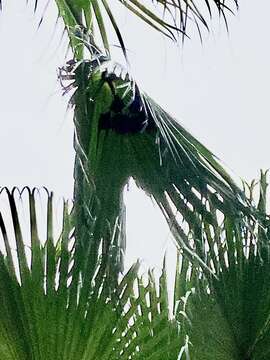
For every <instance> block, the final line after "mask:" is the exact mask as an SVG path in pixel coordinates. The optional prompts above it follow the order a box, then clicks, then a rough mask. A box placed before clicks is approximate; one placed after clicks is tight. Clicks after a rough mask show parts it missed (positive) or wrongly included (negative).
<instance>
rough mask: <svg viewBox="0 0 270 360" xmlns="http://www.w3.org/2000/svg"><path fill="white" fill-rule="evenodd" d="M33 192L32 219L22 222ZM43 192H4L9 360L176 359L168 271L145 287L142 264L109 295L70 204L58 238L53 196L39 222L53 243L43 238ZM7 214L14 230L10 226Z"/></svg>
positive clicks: (1, 341) (3, 304)
mask: <svg viewBox="0 0 270 360" xmlns="http://www.w3.org/2000/svg"><path fill="white" fill-rule="evenodd" d="M25 193H27V194H26V195H27V198H26V200H27V202H28V204H26V203H23V205H24V208H26V207H27V205H28V208H29V214H27V213H24V217H20V215H19V213H20V211H19V208H20V207H21V206H22V203H21V201H20V197H21V196H22V195H23V194H25ZM36 194H37V190H35V189H34V190H32V191H30V190H29V189H25V190H23V192H21V193H19V191H18V190H17V189H13V190H12V191H11V192H10V191H9V190H7V189H4V190H2V194H1V198H4V197H5V198H7V199H8V207H6V208H5V209H4V210H3V208H2V211H1V215H0V230H1V231H0V234H1V249H2V250H1V254H0V309H1V310H0V357H1V359H5V360H11V359H12V360H16V359H18V360H23V359H25V360H26V359H27V360H29V359H35V360H39V359H44V360H45V359H46V360H48V359H59V360H60V359H72V360H76V359H78V360H82V359H85V360H86V359H87V360H90V359H101V360H108V359H110V360H111V359H115V360H116V359H123V360H128V359H149V360H150V359H156V360H158V359H168V360H170V359H174V358H175V359H176V358H177V355H178V352H179V344H180V334H179V331H178V324H177V322H176V320H175V319H174V318H170V316H169V310H168V309H169V307H168V291H167V285H166V270H165V266H164V268H163V271H162V274H161V276H160V278H159V280H158V282H157V283H156V282H155V280H154V277H153V275H152V273H149V275H148V276H147V278H146V281H143V278H142V277H141V276H139V275H138V267H139V264H138V263H137V264H135V265H134V266H132V267H131V269H130V270H129V271H128V272H127V273H126V275H124V276H123V277H122V279H121V281H120V282H119V284H118V286H117V287H116V288H115V289H114V291H112V292H110V293H109V292H108V286H107V285H106V284H107V282H109V281H110V279H109V278H108V277H107V276H106V274H105V272H104V268H103V262H102V260H100V261H99V262H98V263H95V273H94V274H93V276H92V277H90V276H89V274H90V273H91V269H92V268H93V264H92V263H91V262H92V260H93V259H92V258H91V256H86V254H85V246H84V247H83V248H82V247H81V246H80V244H79V243H78V242H74V231H73V229H72V226H71V216H70V213H69V211H68V205H67V203H65V204H64V207H63V227H62V231H61V235H60V237H57V238H55V237H54V235H53V234H54V229H53V227H54V225H53V222H54V218H55V214H54V211H53V198H52V194H49V193H48V195H47V210H46V211H45V213H44V215H43V216H44V218H43V219H39V221H41V220H43V221H45V222H46V223H47V227H46V234H47V236H46V240H45V242H43V241H42V240H41V237H40V235H39V231H40V228H39V226H38V223H39V221H37V212H36V207H37V203H38V201H37V198H36V196H35V195H36ZM24 197H25V196H24ZM7 212H10V214H11V224H12V227H13V229H12V228H11V226H6V225H5V222H7V219H8V216H7V215H6V214H7ZM2 213H3V214H5V219H6V220H5V221H4V216H2ZM26 219H27V220H26ZM25 221H27V224H25ZM23 223H24V226H25V225H26V227H27V228H29V229H30V239H31V246H30V253H29V252H27V251H25V250H29V248H28V245H27V244H28V241H29V239H24V238H23V235H22V234H23V232H22V230H21V226H22V225H23ZM9 225H10V224H9ZM12 232H14V234H15V243H13V241H12ZM89 243H90V241H89V242H88V244H89ZM82 252H83V253H82ZM158 284H159V288H158V287H157V285H158Z"/></svg>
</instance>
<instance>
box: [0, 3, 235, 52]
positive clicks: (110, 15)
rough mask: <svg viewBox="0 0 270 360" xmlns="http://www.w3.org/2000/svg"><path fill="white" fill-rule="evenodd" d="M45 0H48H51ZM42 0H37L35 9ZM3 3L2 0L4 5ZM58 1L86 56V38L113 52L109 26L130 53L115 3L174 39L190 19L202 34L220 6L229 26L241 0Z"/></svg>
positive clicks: (183, 33) (73, 37) (76, 43)
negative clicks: (229, 17) (84, 49)
mask: <svg viewBox="0 0 270 360" xmlns="http://www.w3.org/2000/svg"><path fill="white" fill-rule="evenodd" d="M26 1H27V2H28V0H26ZM44 1H45V2H48V0H43V2H44ZM41 2H42V1H40V0H34V8H35V10H36V9H37V6H38V4H39V3H41ZM1 3H2V2H1V0H0V6H1ZM3 3H4V1H3ZM55 3H56V4H57V7H58V10H59V16H60V18H61V19H62V20H63V21H64V25H65V28H66V30H67V32H68V35H69V37H70V40H71V45H72V48H73V51H74V53H75V56H76V58H77V59H82V58H83V45H82V41H83V42H84V43H85V42H86V43H88V44H91V45H90V48H88V49H89V50H90V52H91V53H92V54H94V53H95V51H96V49H97V45H100V46H101V48H102V52H103V53H106V54H107V55H109V53H110V41H109V38H110V36H109V34H108V28H111V29H112V30H113V31H114V32H115V35H116V37H117V39H118V42H119V45H120V47H121V48H122V51H123V53H124V55H125V56H126V57H127V53H126V46H125V43H124V39H123V35H122V32H121V29H120V28H119V25H118V21H117V15H115V7H114V5H116V4H117V3H119V4H121V5H120V6H123V7H125V8H126V9H127V11H128V12H130V13H131V14H132V15H133V16H135V17H137V18H138V19H140V20H141V21H142V22H144V23H146V24H147V25H149V27H151V28H152V29H154V30H155V31H158V32H159V33H161V34H162V35H164V36H166V37H168V38H170V39H172V40H177V39H179V37H181V38H182V39H184V38H185V37H187V36H188V35H189V34H188V28H189V25H190V23H193V24H194V25H195V28H197V30H198V33H199V36H200V37H202V35H201V25H202V26H203V27H204V28H206V29H208V26H209V25H208V23H209V21H210V19H211V18H212V16H213V12H214V10H217V13H218V14H219V16H221V17H222V18H223V19H224V22H225V24H226V26H227V14H228V13H232V12H233V10H234V9H235V8H237V7H238V2H237V0H226V1H224V0H203V1H198V0H196V1H195V0H193V1H189V0H179V1H169V0H152V1H143V0H116V1H115V4H113V3H111V1H108V0H55ZM111 29H110V30H111ZM98 36H100V38H101V44H97V37H98ZM144 46H145V44H144Z"/></svg>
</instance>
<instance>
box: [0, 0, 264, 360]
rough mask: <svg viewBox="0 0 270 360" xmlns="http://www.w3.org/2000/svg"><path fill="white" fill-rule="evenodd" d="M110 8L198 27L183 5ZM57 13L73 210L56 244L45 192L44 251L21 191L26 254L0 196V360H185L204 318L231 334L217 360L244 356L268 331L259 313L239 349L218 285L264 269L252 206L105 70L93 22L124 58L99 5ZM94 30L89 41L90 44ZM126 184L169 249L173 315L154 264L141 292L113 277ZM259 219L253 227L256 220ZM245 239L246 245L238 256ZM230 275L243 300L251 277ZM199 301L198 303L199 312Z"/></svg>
mask: <svg viewBox="0 0 270 360" xmlns="http://www.w3.org/2000/svg"><path fill="white" fill-rule="evenodd" d="M37 3H38V2H37V1H35V8H36V7H37ZM120 3H121V4H122V5H123V6H126V7H127V9H128V10H130V11H131V12H132V13H133V14H134V15H136V16H138V17H139V18H140V19H141V20H143V21H145V22H147V23H148V24H149V25H150V26H152V27H154V28H155V29H157V30H158V31H160V32H161V33H163V34H164V35H167V36H169V37H171V38H173V39H174V38H177V36H179V35H180V36H182V38H185V37H186V36H187V35H188V34H187V24H188V22H189V20H190V19H193V20H194V23H195V25H196V26H198V28H199V22H201V23H202V24H203V25H204V26H206V27H207V26H208V25H207V21H206V18H205V17H204V16H203V15H202V14H203V11H202V10H201V9H200V8H199V6H198V5H197V4H196V2H195V1H166V0H165V1H161V0H158V1H156V4H157V6H159V7H161V9H163V10H164V12H165V17H164V18H162V17H160V16H158V15H157V13H156V12H155V10H154V9H153V8H152V7H151V6H150V5H149V6H148V7H146V6H145V5H143V3H142V2H141V1H138V0H130V1H120ZM56 4H57V6H58V9H59V14H60V17H61V18H62V20H63V21H64V24H65V27H66V30H67V33H68V36H69V38H70V45H71V48H72V50H73V54H74V58H73V59H72V60H70V61H68V63H67V64H66V66H64V67H63V68H62V69H61V71H60V77H61V79H62V81H63V82H64V83H65V84H64V85H65V89H64V90H65V92H68V91H69V90H73V92H74V93H73V95H72V97H71V104H72V105H73V106H74V124H75V140H74V146H75V150H76V160H75V168H74V170H75V171H74V180H75V182H74V206H73V210H72V212H71V213H69V211H68V208H67V204H64V211H63V227H62V231H61V235H60V236H59V237H55V236H54V231H53V219H54V216H53V201H52V196H51V194H48V199H47V214H46V223H47V238H46V240H45V242H42V241H41V240H40V237H39V235H38V226H37V214H36V210H35V209H36V200H35V192H36V190H33V191H31V190H29V189H25V190H24V192H27V193H28V203H29V224H28V226H29V228H30V229H31V234H30V240H31V241H30V244H29V243H27V240H25V239H24V238H23V235H22V231H21V225H20V224H21V220H20V217H19V214H18V203H17V202H16V196H15V195H16V190H15V189H14V190H12V191H9V190H7V189H4V190H3V193H4V192H5V193H6V196H7V199H8V204H9V209H10V213H11V221H12V224H13V230H14V233H15V244H13V243H12V240H11V238H12V237H10V235H9V231H8V229H7V225H6V221H5V219H4V218H3V217H0V229H1V234H2V237H3V244H4V247H3V250H2V255H1V257H0V276H1V277H2V279H1V281H0V284H1V286H0V299H1V300H0V301H1V309H2V310H1V311H0V329H1V331H0V335H1V340H0V343H1V347H0V352H1V356H2V358H3V359H51V358H52V359H63V358H65V359H66V358H67V359H69V358H70V359H77V358H78V359H97V358H98V359H114V358H115V359H119V358H122V359H164V358H165V359H166V358H167V359H177V358H178V355H179V353H180V355H181V356H182V357H184V356H186V358H187V359H189V356H190V354H191V356H192V358H194V359H202V358H203V357H204V358H205V359H206V358H209V357H210V354H211V349H210V350H209V348H207V346H205V343H206V340H207V339H206V338H205V337H204V336H202V334H204V332H205V331H206V330H207V329H211V326H213V328H214V330H213V332H214V331H217V329H216V327H214V325H215V323H211V322H210V323H209V322H208V323H207V321H206V320H207V316H208V315H207V314H209V313H211V314H212V313H213V318H214V320H215V321H216V322H217V321H219V319H220V318H222V319H224V329H225V330H224V329H223V328H222V329H223V331H224V332H225V331H228V333H229V335H228V337H227V338H226V341H228V342H229V341H232V340H231V339H233V340H234V343H233V345H232V343H230V347H231V348H232V352H231V353H230V352H228V351H227V352H225V354H226V356H227V358H228V356H231V358H232V359H239V360H240V359H242V358H243V359H244V356H246V357H247V358H246V360H247V359H248V357H251V355H252V356H253V355H254V354H255V348H256V346H257V343H260V340H261V337H262V336H264V331H265V329H266V330H267V319H263V320H261V318H262V315H261V314H259V315H258V317H259V318H260V319H259V324H258V326H257V325H256V324H255V325H256V326H255V325H254V331H253V337H248V336H247V338H246V340H245V341H246V342H243V343H241V341H242V336H243V333H239V334H238V333H237V331H238V324H237V323H236V320H235V318H234V317H233V309H232V307H233V306H234V305H235V304H234V303H231V304H230V302H229V300H230V298H229V300H228V299H227V294H225V290H224V289H227V287H228V288H229V290H231V291H232V290H233V289H234V287H233V286H235V285H236V284H237V280H238V278H237V277H236V274H238V273H237V271H236V269H238V267H240V270H241V271H242V269H244V267H245V266H246V263H248V264H249V265H248V266H247V268H248V269H250V268H249V266H250V267H251V271H252V269H253V268H252V266H255V267H257V266H258V267H259V268H260V267H261V266H262V264H264V263H262V262H261V260H262V259H263V260H265V261H266V259H267V256H266V255H267V254H266V255H265V254H264V255H265V256H266V257H265V258H264V257H263V256H262V255H261V251H258V249H259V248H260V246H261V245H260V244H261V240H260V238H261V236H262V235H261V234H264V238H265V239H266V241H265V243H264V244H267V236H266V234H267V231H266V230H265V229H267V226H266V225H267V223H266V215H265V211H264V209H262V208H261V205H260V206H258V207H257V208H252V207H250V206H249V204H250V202H249V200H248V199H247V198H246V197H245V195H244V193H243V191H241V190H240V189H239V188H238V187H237V186H236V185H235V183H234V182H233V180H232V179H231V178H230V177H229V175H228V174H227V173H226V172H225V170H224V169H223V168H222V167H221V166H220V164H219V162H218V161H217V159H216V158H215V156H214V155H213V154H212V153H211V152H210V151H209V150H208V149H207V148H206V147H204V146H203V145H202V144H201V143H200V142H198V141H197V140H196V139H195V138H194V137H193V136H192V135H191V134H189V133H188V132H187V131H186V130H185V129H184V128H183V127H181V126H180V125H179V124H178V123H177V121H176V120H175V119H174V118H173V117H171V116H170V115H169V114H168V113H167V112H166V111H164V110H163V109H162V108H161V107H160V106H159V105H158V104H157V103H156V102H155V101H154V100H153V99H152V98H151V97H150V96H148V95H147V94H146V93H144V92H143V90H142V89H140V88H139V86H138V85H137V83H136V81H135V80H134V79H133V78H132V76H131V75H130V73H129V71H128V66H126V67H124V66H121V65H120V64H116V63H114V62H113V60H112V59H111V57H110V47H109V40H108V35H107V31H106V21H105V16H108V19H109V21H110V22H111V25H112V27H113V29H114V30H115V32H116V35H117V37H118V41H119V44H120V46H121V48H122V50H123V53H124V55H125V57H126V58H127V53H126V48H125V45H124V41H123V36H122V35H121V33H120V30H119V28H118V26H117V22H116V20H115V18H114V15H113V11H112V8H111V6H109V4H108V3H107V1H106V0H102V1H96V0H92V1H83V0H78V1H71V0H70V1H68V0H65V1H62V0H56ZM204 4H205V6H206V9H207V10H208V11H209V14H210V15H211V14H212V10H213V6H215V7H216V8H217V9H218V11H219V13H220V14H221V15H222V16H224V18H225V19H226V17H225V12H226V11H228V10H229V9H228V6H227V5H225V3H224V1H218V0H213V1H207V0H205V2H204ZM236 5H237V4H236ZM164 19H166V20H164ZM94 31H98V32H99V34H100V37H101V39H102V41H101V43H98V41H97V38H98V37H96V36H94V34H95V32H94ZM86 53H87V55H86ZM130 177H133V178H134V179H135V181H136V183H137V184H138V185H139V187H141V188H142V189H143V190H144V191H145V192H146V193H147V194H149V195H150V196H151V197H152V198H153V199H154V201H155V202H156V203H157V204H158V206H159V207H160V208H161V210H162V212H163V213H164V216H165V217H166V220H167V222H168V224H169V226H170V229H171V231H172V233H173V235H174V238H175V240H176V243H177V244H178V246H179V251H181V255H179V264H178V273H177V276H176V282H175V291H174V294H175V295H174V300H173V306H172V311H171V313H170V307H169V305H168V291H167V285H166V267H165V265H164V267H163V271H162V274H161V277H160V279H159V280H155V279H154V277H153V275H152V273H151V272H150V273H149V274H148V276H147V279H146V282H144V280H143V279H142V278H140V277H139V275H138V264H136V265H134V266H133V267H132V268H131V269H130V270H129V272H128V273H127V274H126V275H121V271H123V257H124V251H125V207H124V204H123V198H122V196H123V188H124V186H125V184H126V183H127V182H128V180H129V178H130ZM260 204H261V202H260ZM251 213H252V214H251ZM258 213H259V214H260V216H261V218H260V223H259V225H258V222H257V221H256V219H255V217H254V216H255V215H257V214H258ZM176 214H180V215H179V216H176ZM250 215H253V217H252V216H250ZM220 218H222V220H224V225H223V222H220ZM258 226H259V229H258V234H256V229H257V227H258ZM254 236H255V239H256V240H254V246H253V247H251V251H248V252H246V251H247V250H246V246H247V242H248V241H249V242H248V245H249V247H250V244H253V237H254ZM257 238H258V240H257ZM250 239H252V240H250ZM27 246H28V248H29V249H30V250H28V251H26V250H27V249H28V248H27ZM12 248H15V250H16V251H15V253H14V251H12ZM266 248H267V246H266ZM262 249H264V247H263V246H262ZM250 254H251V255H250ZM254 259H255V260H254ZM253 260H254V261H255V263H256V264H255V265H252V264H253V263H252V261H253ZM250 264H251V265H250ZM241 271H240V275H239V276H243V278H241V281H242V282H241V284H243V289H244V290H245V289H246V287H247V286H248V285H249V283H250V278H249V277H247V274H250V273H249V270H247V271H246V270H245V269H244V270H243V273H242V272H241ZM231 273H232V274H233V276H234V278H231V277H230V276H231ZM261 273H262V271H261V268H260V274H261ZM227 274H228V276H227ZM259 278H260V276H258V279H259ZM255 280H256V279H255ZM230 281H231V283H230ZM258 281H259V280H258ZM230 287H231V288H230ZM260 289H261V288H260ZM262 291H264V290H262ZM239 294H240V295H241V296H242V297H240V295H239V297H238V298H237V299H239V301H240V300H241V301H242V304H243V305H244V310H243V312H242V313H241V319H240V320H239V323H241V325H242V323H243V319H245V318H246V317H247V316H248V312H247V311H248V310H249V307H248V305H246V304H245V301H244V299H243V291H242V288H241V289H239ZM259 295H260V293H259V292H258V296H259ZM231 298H232V297H231ZM199 301H202V302H203V304H204V307H203V308H202V309H200V307H199V305H198V302H199ZM265 306H267V304H266V305H265ZM236 309H237V308H236ZM235 314H236V315H235V316H238V315H239V311H236V310H235ZM267 314H268V313H267ZM263 315H264V314H263ZM207 325H208V327H207ZM222 326H223V324H222ZM199 329H201V330H200V331H199ZM243 331H245V328H244V327H243ZM48 332H49V334H48ZM206 334H207V332H206ZM254 334H255V335H254ZM258 334H259V335H258ZM235 339H236V340H235ZM249 341H251V343H252V345H250V346H248V345H247V344H248V342H249ZM213 346H214V345H213ZM233 346H234V347H233ZM214 349H215V348H214ZM214 351H215V350H214ZM256 351H259V350H256ZM213 354H216V353H215V352H213ZM213 356H214V355H213ZM224 356H225V355H224ZM256 356H257V355H256ZM213 358H214V357H213ZM225 358H226V357H224V359H225ZM258 358H259V357H258ZM262 359H263V358H262Z"/></svg>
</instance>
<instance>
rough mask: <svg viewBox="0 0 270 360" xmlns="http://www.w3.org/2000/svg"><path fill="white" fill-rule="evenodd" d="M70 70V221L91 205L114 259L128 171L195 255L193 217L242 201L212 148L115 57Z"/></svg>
mask: <svg viewBox="0 0 270 360" xmlns="http://www.w3.org/2000/svg"><path fill="white" fill-rule="evenodd" d="M73 76H74V79H75V82H74V84H73V86H74V87H75V88H76V91H75V94H74V96H73V98H72V103H73V104H74V106H75V127H76V137H75V150H76V163H75V208H76V206H77V221H79V224H80V225H79V226H78V229H83V228H86V227H87V222H86V221H87V220H86V219H87V216H88V215H87V214H88V213H91V214H92V215H93V216H94V217H95V219H96V221H97V223H98V226H97V228H99V229H100V230H99V231H100V241H101V242H102V243H103V246H104V252H106V250H105V249H108V248H109V247H111V246H112V247H113V248H114V249H116V251H117V252H118V254H119V255H118V257H117V258H118V261H120V258H121V256H122V253H123V252H124V248H125V238H124V236H125V232H124V213H125V210H124V204H123V199H122V196H123V188H124V186H125V185H126V184H127V182H128V179H129V178H130V177H133V178H134V179H135V181H136V183H137V184H138V186H139V187H141V188H142V189H143V190H144V191H145V192H146V193H147V194H148V195H150V196H151V197H152V198H153V199H154V200H155V201H156V203H157V204H158V206H159V207H160V208H161V210H162V212H163V213H164V215H165V217H166V219H167V222H168V224H169V226H170V228H171V231H172V233H173V235H174V237H175V240H176V242H177V243H178V244H179V245H180V246H181V247H182V248H184V249H185V250H186V253H189V255H190V256H191V257H194V256H197V255H195V252H194V251H192V250H191V248H190V246H189V245H188V244H189V239H188V235H187V231H186V230H191V229H192V231H193V236H194V239H195V243H196V244H197V245H198V248H197V249H196V253H197V254H198V255H199V256H198V260H199V261H200V260H202V259H203V257H204V254H203V253H202V249H200V243H201V240H202V234H201V230H200V226H199V225H198V226H197V224H198V223H200V221H201V219H203V220H204V221H206V222H207V223H208V224H212V225H213V224H215V217H213V215H212V209H211V207H215V208H217V209H219V210H220V211H221V212H224V213H228V214H231V215H232V216H235V218H237V217H238V216H240V215H239V214H240V213H241V212H242V211H243V212H245V210H246V205H247V201H246V199H245V196H244V194H243V192H241V191H240V190H239V189H238V188H237V186H236V185H235V184H234V182H233V180H232V179H231V178H230V177H229V175H228V174H227V173H226V171H225V170H224V169H223V168H222V167H221V165H220V164H219V162H218V161H217V159H216V158H215V156H214V155H213V154H212V153H211V152H210V151H209V150H208V149H207V148H205V147H204V146H203V145H202V144H201V143H199V142H198V141H197V140H196V139H195V138H194V137H193V136H192V135H190V134H189V133H188V132H187V131H186V130H185V129H184V128H183V127H182V126H181V125H179V124H178V123H177V121H176V120H174V119H173V118H172V117H171V116H170V115H169V114H168V113H167V112H165V111H164V110H163V109H161V108H160V106H158V104H156V103H155V102H154V101H153V100H152V99H151V98H150V97H149V96H147V95H146V94H144V93H142V92H141V91H140V89H139V87H138V86H137V84H136V83H135V81H134V80H132V79H131V78H130V76H129V74H128V73H127V72H126V71H125V70H124V69H123V68H122V67H121V66H120V65H113V64H111V63H108V62H105V63H103V65H101V67H100V66H99V64H98V62H97V61H95V62H90V61H84V62H80V63H78V64H75V63H74V64H73ZM69 78H70V75H69ZM79 219H80V220H79ZM183 220H184V221H185V226H184V227H183V226H182V221H183ZM186 225H187V227H188V228H187V227H186ZM83 231H85V230H83ZM111 234H115V235H117V237H116V238H115V242H114V243H113V244H109V243H108V241H107V240H106V238H108V239H111ZM97 238H98V237H97ZM98 246H99V245H98V244H96V248H98ZM117 248H118V250H117ZM120 263H121V261H120Z"/></svg>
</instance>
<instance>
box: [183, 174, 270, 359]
mask: <svg viewBox="0 0 270 360" xmlns="http://www.w3.org/2000/svg"><path fill="white" fill-rule="evenodd" d="M259 185H260V199H259V202H258V205H257V207H258V210H259V211H260V212H261V216H262V217H263V214H264V223H265V226H264V227H263V226H262V225H261V224H259V225H258V222H254V221H251V220H250V221H248V222H247V223H246V224H244V223H239V224H238V226H236V224H235V222H234V219H233V218H231V217H230V216H228V215H226V216H225V217H224V218H223V219H222V220H221V218H220V215H218V214H217V223H219V224H220V225H219V226H216V227H212V228H211V229H210V228H209V227H208V225H206V224H204V225H203V226H204V227H205V230H204V233H205V240H204V241H205V242H204V248H205V250H206V254H205V258H206V261H207V263H208V266H209V267H212V269H213V272H214V274H215V276H209V274H206V276H203V275H202V273H201V272H200V271H199V272H197V274H196V275H194V276H193V277H192V278H191V279H188V283H189V287H190V288H191V289H192V290H191V292H190V294H189V298H188V302H187V307H186V312H187V314H188V316H189V321H186V329H187V330H186V331H187V334H188V339H189V353H190V354H189V355H190V358H191V359H194V360H197V359H200V360H204V359H205V360H206V359H207V360H211V359H220V360H223V359H224V360H242V359H252V360H266V359H269V354H270V346H269V344H270V342H269V336H270V326H269V314H270V291H269V281H270V275H269V274H270V236H269V225H270V223H269V218H268V216H267V215H266V213H265V211H266V210H265V207H264V206H263V204H265V199H266V174H263V173H262V178H261V181H260V184H259ZM251 190H252V191H251V192H252V193H253V192H254V189H253V185H252V189H251ZM189 266H191V267H192V265H189ZM196 271H197V270H196V269H193V272H195V273H196Z"/></svg>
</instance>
